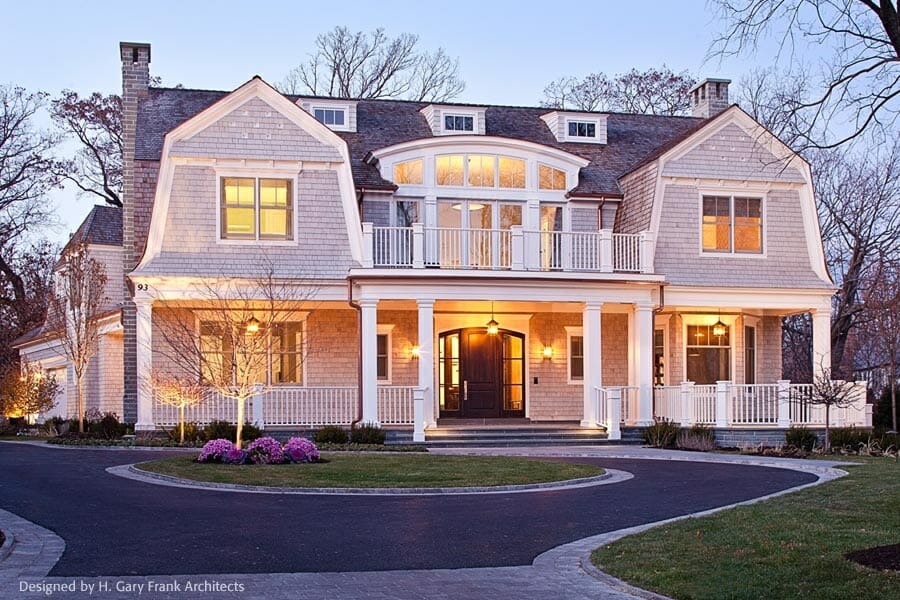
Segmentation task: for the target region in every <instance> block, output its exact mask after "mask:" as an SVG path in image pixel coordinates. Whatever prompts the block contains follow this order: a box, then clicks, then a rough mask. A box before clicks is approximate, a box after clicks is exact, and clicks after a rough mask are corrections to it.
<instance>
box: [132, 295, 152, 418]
mask: <svg viewBox="0 0 900 600" xmlns="http://www.w3.org/2000/svg"><path fill="white" fill-rule="evenodd" d="M134 303H135V306H136V308H137V311H136V312H137V319H136V328H135V337H136V340H137V343H136V344H135V353H136V354H137V422H136V423H135V424H134V430H135V431H154V430H155V429H156V423H154V421H153V386H152V385H151V383H150V373H151V371H152V370H153V299H152V298H135V299H134Z"/></svg>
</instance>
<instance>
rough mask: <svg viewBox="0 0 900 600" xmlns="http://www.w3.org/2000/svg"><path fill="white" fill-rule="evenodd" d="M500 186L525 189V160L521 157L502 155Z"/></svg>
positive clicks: (500, 160) (500, 159)
mask: <svg viewBox="0 0 900 600" xmlns="http://www.w3.org/2000/svg"><path fill="white" fill-rule="evenodd" d="M499 162H500V187H502V188H514V189H525V161H524V160H522V159H521V158H511V157H509V156H501V157H500V158H499Z"/></svg>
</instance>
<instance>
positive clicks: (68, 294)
mask: <svg viewBox="0 0 900 600" xmlns="http://www.w3.org/2000/svg"><path fill="white" fill-rule="evenodd" d="M56 273H57V275H56V277H57V280H56V285H55V289H54V293H53V294H52V295H51V296H50V306H49V308H48V310H47V325H48V328H49V329H51V330H52V331H58V332H60V334H61V338H60V339H61V347H62V353H63V354H64V355H65V357H66V358H67V359H68V361H69V362H70V363H71V365H72V371H73V372H74V373H75V399H76V407H77V411H78V431H79V433H84V376H85V374H86V373H87V369H88V366H89V365H90V363H91V360H93V358H94V356H95V355H96V354H97V351H98V350H99V345H100V317H101V316H102V314H101V313H102V310H103V308H104V307H105V306H106V304H107V298H106V269H105V268H104V266H103V265H102V264H101V263H100V262H99V261H97V260H95V259H94V258H91V256H90V252H89V251H88V246H87V244H84V243H81V244H77V245H75V246H73V247H70V248H69V249H68V250H66V251H65V252H64V253H63V255H62V257H61V258H60V265H59V267H58V269H57V271H56Z"/></svg>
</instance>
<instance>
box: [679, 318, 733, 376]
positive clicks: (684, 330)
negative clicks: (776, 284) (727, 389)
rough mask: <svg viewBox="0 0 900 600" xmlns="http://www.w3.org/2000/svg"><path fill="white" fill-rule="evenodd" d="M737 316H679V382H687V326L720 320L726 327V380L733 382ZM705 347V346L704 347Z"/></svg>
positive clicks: (709, 323)
mask: <svg viewBox="0 0 900 600" xmlns="http://www.w3.org/2000/svg"><path fill="white" fill-rule="evenodd" d="M738 317H739V315H724V314H719V313H715V312H710V313H709V314H706V315H689V314H682V315H681V351H682V356H683V357H684V360H683V361H682V364H681V380H682V381H687V380H688V378H687V363H688V351H687V349H688V333H687V331H688V325H712V324H714V323H715V322H716V321H719V320H721V321H722V322H723V323H725V324H726V325H728V331H729V334H730V335H729V336H728V371H729V373H728V380H729V381H734V373H735V371H734V368H735V361H734V357H735V348H736V346H737V340H736V339H735V335H734V332H735V323H737V321H738ZM704 347H705V346H704ZM711 347H712V348H723V347H724V346H711Z"/></svg>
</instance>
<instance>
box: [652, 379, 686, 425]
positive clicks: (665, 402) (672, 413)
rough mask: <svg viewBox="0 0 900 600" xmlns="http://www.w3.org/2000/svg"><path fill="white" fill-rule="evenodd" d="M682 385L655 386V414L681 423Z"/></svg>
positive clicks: (660, 417)
mask: <svg viewBox="0 0 900 600" xmlns="http://www.w3.org/2000/svg"><path fill="white" fill-rule="evenodd" d="M682 412H683V411H682V399H681V386H680V385H660V386H656V387H655V388H653V416H654V417H657V418H659V419H667V420H669V421H675V422H676V423H680V422H681V421H682V417H683V415H682Z"/></svg>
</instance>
